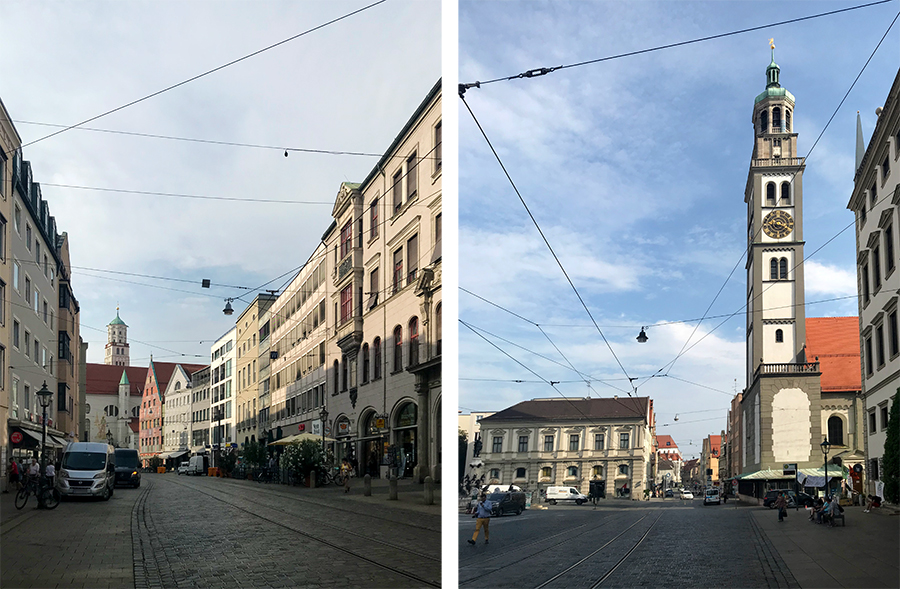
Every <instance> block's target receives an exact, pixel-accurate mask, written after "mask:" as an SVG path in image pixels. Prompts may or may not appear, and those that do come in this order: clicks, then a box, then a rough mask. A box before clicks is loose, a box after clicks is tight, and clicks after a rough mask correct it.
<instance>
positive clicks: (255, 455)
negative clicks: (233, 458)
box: [241, 441, 266, 466]
mask: <svg viewBox="0 0 900 589" xmlns="http://www.w3.org/2000/svg"><path fill="white" fill-rule="evenodd" d="M241 457H242V458H243V459H244V462H245V463H246V464H249V465H251V466H259V465H260V464H262V463H263V462H265V460H266V454H265V450H263V448H262V445H261V444H259V443H258V442H255V441H253V442H247V443H246V444H245V445H244V449H243V451H242V452H241Z"/></svg>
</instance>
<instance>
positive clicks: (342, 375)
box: [341, 355, 350, 391]
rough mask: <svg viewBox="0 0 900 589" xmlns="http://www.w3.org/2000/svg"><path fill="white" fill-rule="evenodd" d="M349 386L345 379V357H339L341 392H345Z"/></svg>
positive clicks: (347, 380)
mask: <svg viewBox="0 0 900 589" xmlns="http://www.w3.org/2000/svg"><path fill="white" fill-rule="evenodd" d="M349 385H350V380H349V379H348V378H347V356H346V355H344V356H341V390H342V391H346V390H347V387H348V386H349Z"/></svg>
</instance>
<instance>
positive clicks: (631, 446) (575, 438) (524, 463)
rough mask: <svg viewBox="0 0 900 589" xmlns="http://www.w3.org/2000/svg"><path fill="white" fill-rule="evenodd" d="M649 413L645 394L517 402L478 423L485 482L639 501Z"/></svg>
mask: <svg viewBox="0 0 900 589" xmlns="http://www.w3.org/2000/svg"><path fill="white" fill-rule="evenodd" d="M654 421H655V414H654V412H653V401H652V400H651V399H650V398H649V397H623V398H612V399H610V398H600V399H595V398H587V399H584V398H577V399H564V398H551V399H533V400H531V401H523V402H521V403H517V404H516V405H513V406H512V407H509V408H507V409H504V410H502V411H498V412H497V413H494V414H493V415H489V416H487V417H483V418H482V419H481V420H480V428H481V437H482V439H483V440H484V442H483V447H482V450H481V458H482V460H483V461H484V471H485V472H486V473H487V476H486V477H485V482H486V484H489V485H494V484H498V485H508V484H514V485H517V486H519V487H521V488H523V489H527V490H531V491H538V490H541V489H546V488H547V487H550V486H566V487H574V488H576V489H579V490H580V491H581V492H582V493H584V494H587V493H588V491H589V484H590V481H592V480H598V481H601V484H602V486H603V488H604V489H605V496H606V497H607V498H611V497H626V498H632V499H643V492H644V490H645V489H648V490H649V489H651V486H652V484H653V481H652V479H650V478H649V477H650V471H649V467H650V461H651V458H652V455H653V434H652V431H653V427H654Z"/></svg>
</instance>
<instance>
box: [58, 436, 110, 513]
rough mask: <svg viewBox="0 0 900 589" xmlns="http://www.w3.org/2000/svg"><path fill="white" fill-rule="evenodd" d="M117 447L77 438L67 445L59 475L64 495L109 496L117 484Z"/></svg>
mask: <svg viewBox="0 0 900 589" xmlns="http://www.w3.org/2000/svg"><path fill="white" fill-rule="evenodd" d="M115 452H116V450H115V448H113V447H112V446H110V445H109V444H103V443H100V442H73V443H71V444H69V445H68V446H67V447H66V451H65V452H64V453H63V457H62V463H61V464H60V469H59V474H58V475H57V477H56V490H57V491H59V494H60V495H62V496H64V497H77V496H79V495H80V496H83V497H102V498H103V499H104V500H107V501H108V500H109V498H110V497H112V496H113V491H114V489H115V484H116V453H115Z"/></svg>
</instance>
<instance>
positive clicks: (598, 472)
mask: <svg viewBox="0 0 900 589" xmlns="http://www.w3.org/2000/svg"><path fill="white" fill-rule="evenodd" d="M591 476H593V477H596V478H598V479H602V478H603V467H602V466H600V465H599V464H598V465H597V466H595V467H594V468H593V471H592V472H591Z"/></svg>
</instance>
